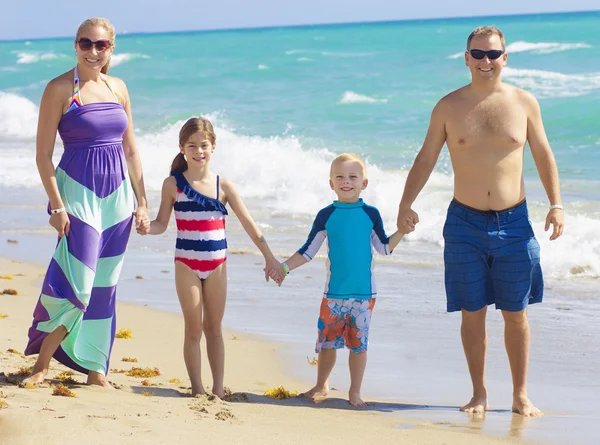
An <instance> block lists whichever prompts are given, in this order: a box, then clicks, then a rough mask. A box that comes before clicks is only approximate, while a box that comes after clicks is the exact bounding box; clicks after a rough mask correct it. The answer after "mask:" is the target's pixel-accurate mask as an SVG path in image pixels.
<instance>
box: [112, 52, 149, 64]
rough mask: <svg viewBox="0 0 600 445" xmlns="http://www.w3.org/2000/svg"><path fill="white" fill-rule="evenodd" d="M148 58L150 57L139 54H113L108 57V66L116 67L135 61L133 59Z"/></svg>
mask: <svg viewBox="0 0 600 445" xmlns="http://www.w3.org/2000/svg"><path fill="white" fill-rule="evenodd" d="M149 58H150V56H147V55H146V54H139V53H123V54H113V55H112V56H111V57H110V65H111V66H118V65H122V64H124V63H126V62H130V61H132V60H135V59H149Z"/></svg>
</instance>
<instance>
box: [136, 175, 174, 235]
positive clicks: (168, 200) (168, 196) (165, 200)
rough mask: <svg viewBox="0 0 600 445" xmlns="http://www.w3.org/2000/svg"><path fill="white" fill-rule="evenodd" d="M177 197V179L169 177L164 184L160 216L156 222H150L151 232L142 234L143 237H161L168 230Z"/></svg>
mask: <svg viewBox="0 0 600 445" xmlns="http://www.w3.org/2000/svg"><path fill="white" fill-rule="evenodd" d="M176 196H177V183H176V182H175V177H173V176H169V177H168V178H167V179H165V180H164V182H163V186H162V192H161V199H160V207H159V209H158V215H156V219H155V220H154V221H152V222H150V230H149V231H148V232H146V233H141V232H140V233H141V234H142V235H146V234H147V233H149V234H150V235H160V234H161V233H164V232H165V230H167V227H168V226H169V220H170V219H171V213H172V212H173V204H175V198H176Z"/></svg>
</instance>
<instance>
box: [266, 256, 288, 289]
mask: <svg viewBox="0 0 600 445" xmlns="http://www.w3.org/2000/svg"><path fill="white" fill-rule="evenodd" d="M263 270H264V272H265V280H266V281H267V282H268V281H269V278H270V279H272V280H273V281H275V282H276V283H277V285H278V286H281V283H283V280H285V275H286V274H285V272H284V271H283V267H282V266H281V263H280V262H279V261H277V260H276V259H275V257H273V258H271V259H268V260H267V262H266V264H265V268H264V269H263Z"/></svg>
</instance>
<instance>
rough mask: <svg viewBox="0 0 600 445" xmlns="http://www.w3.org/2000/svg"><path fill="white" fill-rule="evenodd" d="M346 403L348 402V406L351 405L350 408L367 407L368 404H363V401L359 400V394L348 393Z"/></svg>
mask: <svg viewBox="0 0 600 445" xmlns="http://www.w3.org/2000/svg"><path fill="white" fill-rule="evenodd" d="M348 402H350V405H352V406H369V404H368V403H367V402H365V401H364V400H363V399H361V397H360V393H359V392H358V393H352V392H349V393H348Z"/></svg>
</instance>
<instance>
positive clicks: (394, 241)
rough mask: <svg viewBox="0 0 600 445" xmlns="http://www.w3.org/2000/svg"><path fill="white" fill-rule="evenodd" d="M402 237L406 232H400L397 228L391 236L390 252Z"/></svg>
mask: <svg viewBox="0 0 600 445" xmlns="http://www.w3.org/2000/svg"><path fill="white" fill-rule="evenodd" d="M402 238H404V233H402V232H399V231H398V230H396V231H395V232H394V233H393V234H392V236H390V243H389V247H390V253H392V251H393V250H394V249H395V248H396V246H397V245H398V243H399V242H400V240H401V239H402Z"/></svg>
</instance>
